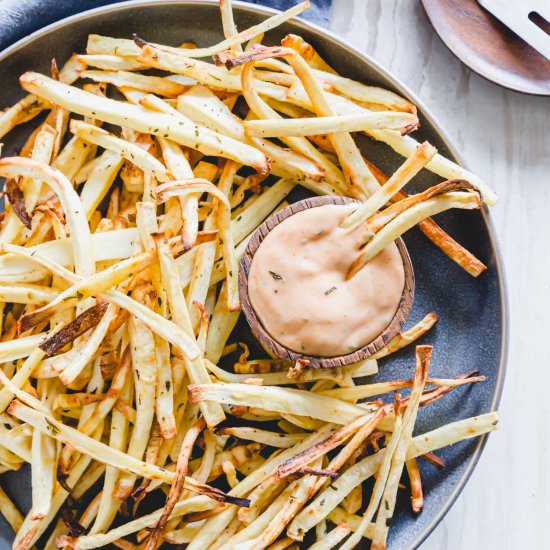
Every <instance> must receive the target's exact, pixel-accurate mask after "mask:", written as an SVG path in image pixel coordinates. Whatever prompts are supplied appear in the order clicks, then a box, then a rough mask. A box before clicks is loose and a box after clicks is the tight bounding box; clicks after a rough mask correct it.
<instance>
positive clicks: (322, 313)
mask: <svg viewBox="0 0 550 550" xmlns="http://www.w3.org/2000/svg"><path fill="white" fill-rule="evenodd" d="M356 208H357V205H355V204H350V205H324V206H319V207H314V208H310V209H308V210H304V211H302V212H298V213H297V214H294V215H292V216H290V217H288V218H287V219H286V220H284V221H283V222H281V223H280V224H279V225H278V226H276V227H275V228H274V229H273V230H272V231H270V232H269V234H268V235H267V236H266V237H265V239H264V240H263V242H262V243H261V245H260V246H259V247H258V250H257V251H256V254H255V255H254V259H253V261H252V265H251V266H250V273H249V277H248V293H249V297H250V302H251V304H252V307H253V308H254V311H255V312H256V315H257V316H258V318H259V320H260V322H261V323H262V325H263V326H264V328H265V329H266V330H267V332H268V333H269V334H270V335H271V337H272V338H274V339H275V340H277V341H278V342H279V343H280V344H282V345H283V346H285V347H286V348H289V349H291V350H293V351H296V352H299V353H303V354H304V355H312V356H319V357H335V356H339V355H345V354H348V353H351V352H353V351H355V350H357V349H359V348H362V347H363V346H365V345H367V344H368V343H370V342H372V341H373V340H374V339H375V338H376V337H377V336H378V335H379V334H381V333H382V332H383V331H384V329H385V328H386V327H387V326H388V325H389V324H390V322H391V320H392V319H393V316H394V315H395V312H396V311H397V308H398V306H399V302H400V300H401V296H402V294H403V288H404V286H405V272H404V268H403V261H402V259H401V255H400V253H399V250H398V248H397V246H396V244H395V243H392V244H390V245H389V246H387V247H386V248H385V249H384V250H382V252H380V254H378V256H376V257H375V258H374V259H373V260H371V261H370V262H369V263H368V264H367V265H366V266H365V267H364V268H363V269H362V270H361V271H359V273H357V275H355V276H354V277H352V278H351V279H350V280H348V281H346V273H347V271H348V269H349V267H350V264H351V262H352V261H353V259H354V258H355V257H356V255H357V253H358V251H359V247H360V246H361V244H363V243H364V242H365V235H364V233H363V232H362V231H361V230H360V229H359V230H355V231H349V230H345V229H341V228H340V227H338V226H339V224H340V222H341V221H342V220H343V219H344V218H345V217H346V216H347V215H348V214H349V213H350V212H352V211H353V210H355V209H356Z"/></svg>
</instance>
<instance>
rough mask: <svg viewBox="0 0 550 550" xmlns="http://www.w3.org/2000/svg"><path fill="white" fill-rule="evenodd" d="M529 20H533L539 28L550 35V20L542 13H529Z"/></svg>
mask: <svg viewBox="0 0 550 550" xmlns="http://www.w3.org/2000/svg"><path fill="white" fill-rule="evenodd" d="M528 17H529V21H532V22H533V23H534V24H535V25H536V26H537V27H538V28H539V29H541V30H543V31H544V32H545V33H546V34H548V35H550V21H548V20H546V19H545V18H544V17H543V16H542V15H541V14H540V13H538V12H536V11H532V12H531V13H530V14H529V16H528Z"/></svg>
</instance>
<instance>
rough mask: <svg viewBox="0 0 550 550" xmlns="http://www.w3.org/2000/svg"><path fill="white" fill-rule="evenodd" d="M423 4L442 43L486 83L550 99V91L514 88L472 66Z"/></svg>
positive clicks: (518, 92) (422, 2) (422, 0)
mask: <svg viewBox="0 0 550 550" xmlns="http://www.w3.org/2000/svg"><path fill="white" fill-rule="evenodd" d="M420 3H421V4H422V9H423V10H424V13H425V15H426V17H427V18H428V22H429V23H430V26H431V27H432V29H433V30H434V32H435V34H436V35H437V37H438V38H439V40H440V41H441V43H442V44H443V45H444V46H445V48H447V50H449V51H450V52H451V53H452V54H453V55H454V56H455V57H456V58H457V59H458V60H459V61H460V63H462V64H463V65H464V66H465V67H467V68H468V69H470V71H472V72H473V73H474V74H476V75H477V76H479V77H481V78H483V80H485V81H486V82H490V83H491V84H495V85H496V86H500V87H501V88H504V89H505V90H509V91H511V92H515V93H517V94H523V95H527V96H533V97H550V91H544V90H541V91H536V90H531V89H527V88H521V87H519V86H514V85H513V84H510V83H509V82H508V81H506V80H505V79H502V78H498V77H496V78H493V77H491V76H489V73H488V72H486V71H484V70H482V69H481V68H479V67H474V66H472V65H470V63H468V62H467V61H466V59H465V58H464V56H463V55H462V54H461V53H458V51H457V49H456V48H455V47H453V46H451V45H450V44H449V42H448V41H447V40H446V38H445V36H444V35H443V34H442V33H441V32H440V30H439V28H438V27H437V26H436V25H435V24H434V22H433V12H432V11H431V9H430V8H429V7H428V6H427V5H426V2H425V0H421V2H420Z"/></svg>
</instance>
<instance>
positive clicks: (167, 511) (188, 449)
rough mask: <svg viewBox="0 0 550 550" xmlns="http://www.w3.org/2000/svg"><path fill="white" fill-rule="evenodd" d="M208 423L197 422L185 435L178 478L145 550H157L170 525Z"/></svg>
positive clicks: (179, 461) (180, 454)
mask: <svg viewBox="0 0 550 550" xmlns="http://www.w3.org/2000/svg"><path fill="white" fill-rule="evenodd" d="M205 426H206V422H205V421H204V419H202V418H201V419H200V420H197V422H196V423H195V425H194V426H192V427H191V429H190V430H189V431H188V432H187V433H186V434H185V437H184V439H183V443H182V446H181V450H180V453H179V455H178V461H177V464H176V477H175V479H174V483H172V487H170V492H169V493H168V498H167V499H166V504H165V505H164V510H163V511H162V515H161V516H160V518H159V520H158V522H157V524H156V525H155V528H154V529H153V532H152V533H151V537H150V538H149V541H148V542H147V546H146V547H145V550H155V549H156V547H157V541H158V539H159V536H160V534H161V532H162V530H163V529H164V527H165V526H166V524H167V523H168V519H169V518H170V515H171V514H172V510H173V509H174V506H175V505H176V503H177V502H178V500H179V499H180V497H181V494H182V492H183V485H184V483H185V476H186V475H187V468H188V466H189V459H190V458H191V453H192V452H193V447H194V445H195V441H196V439H197V437H198V436H199V435H200V433H201V432H202V430H204V428H205Z"/></svg>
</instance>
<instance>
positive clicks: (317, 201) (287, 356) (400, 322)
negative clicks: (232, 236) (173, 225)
mask: <svg viewBox="0 0 550 550" xmlns="http://www.w3.org/2000/svg"><path fill="white" fill-rule="evenodd" d="M354 203H355V204H360V202H359V201H357V200H356V199H352V198H350V197H340V196H335V195H322V196H315V197H310V198H307V199H302V200H300V201H296V202H293V203H292V204H290V205H289V206H287V207H285V208H283V209H282V210H278V211H277V212H273V213H272V214H271V215H270V216H268V218H267V219H266V220H264V222H263V223H262V224H261V225H260V226H259V227H257V228H256V230H255V231H254V232H253V233H252V237H251V239H250V241H249V242H248V245H247V247H246V250H245V251H244V254H243V257H242V258H241V261H240V262H239V295H240V298H241V309H242V311H243V313H244V316H245V318H246V320H247V321H248V324H249V326H250V329H251V331H252V334H253V335H254V336H255V337H256V338H257V340H258V341H259V342H260V344H261V345H262V346H263V347H264V348H266V349H267V350H268V351H269V352H270V353H272V354H274V355H275V356H277V357H279V358H280V359H284V360H286V361H290V362H291V363H293V364H296V363H297V362H301V363H302V364H305V365H307V366H308V367H311V368H318V369H319V368H320V369H330V368H338V367H345V366H347V365H352V364H354V363H359V362H360V361H363V360H365V359H368V358H369V357H371V356H372V355H374V354H375V353H376V352H378V351H380V350H381V349H382V348H383V347H384V346H385V345H386V344H388V343H389V342H390V341H391V340H392V339H393V338H394V337H395V336H397V335H398V334H399V332H400V331H401V329H402V328H403V326H404V325H405V323H406V322H407V319H408V318H409V314H410V312H411V308H412V305H413V300H414V288H415V281H414V269H413V265H412V262H411V257H410V256H409V252H408V250H407V247H406V246H405V243H404V241H403V239H401V238H400V237H399V238H397V239H396V241H395V244H396V245H397V249H398V250H399V255H400V256H401V260H402V262H403V267H404V284H403V291H402V292H401V297H400V299H399V305H398V306H397V309H396V311H395V313H394V315H393V317H392V319H391V321H390V322H389V324H388V325H387V326H386V328H385V329H384V330H383V331H382V332H381V333H380V334H379V335H378V336H377V337H376V338H374V339H373V340H372V341H370V342H368V343H367V344H365V345H364V346H361V347H360V348H359V349H356V350H355V351H353V352H351V353H347V354H345V355H336V356H326V357H325V356H313V355H305V354H302V353H299V352H297V351H294V350H291V349H290V348H287V347H286V346H284V345H283V344H281V343H280V342H278V341H277V340H276V339H275V338H274V337H273V336H271V334H269V331H268V330H267V329H266V328H265V327H264V325H263V323H262V321H261V316H260V315H259V314H258V312H257V311H256V310H255V309H254V307H253V306H252V302H251V300H250V294H249V292H248V277H249V274H250V268H251V266H252V262H253V261H254V256H255V255H256V252H258V250H259V248H260V246H261V244H262V242H263V241H264V239H265V238H266V237H267V236H268V235H269V233H271V231H273V229H275V228H276V227H277V226H279V225H280V224H282V223H284V222H285V221H286V220H288V219H289V218H291V217H292V216H295V215H296V214H299V213H301V212H305V211H307V210H310V209H312V208H319V207H322V206H327V205H336V206H343V205H348V204H354Z"/></svg>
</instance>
